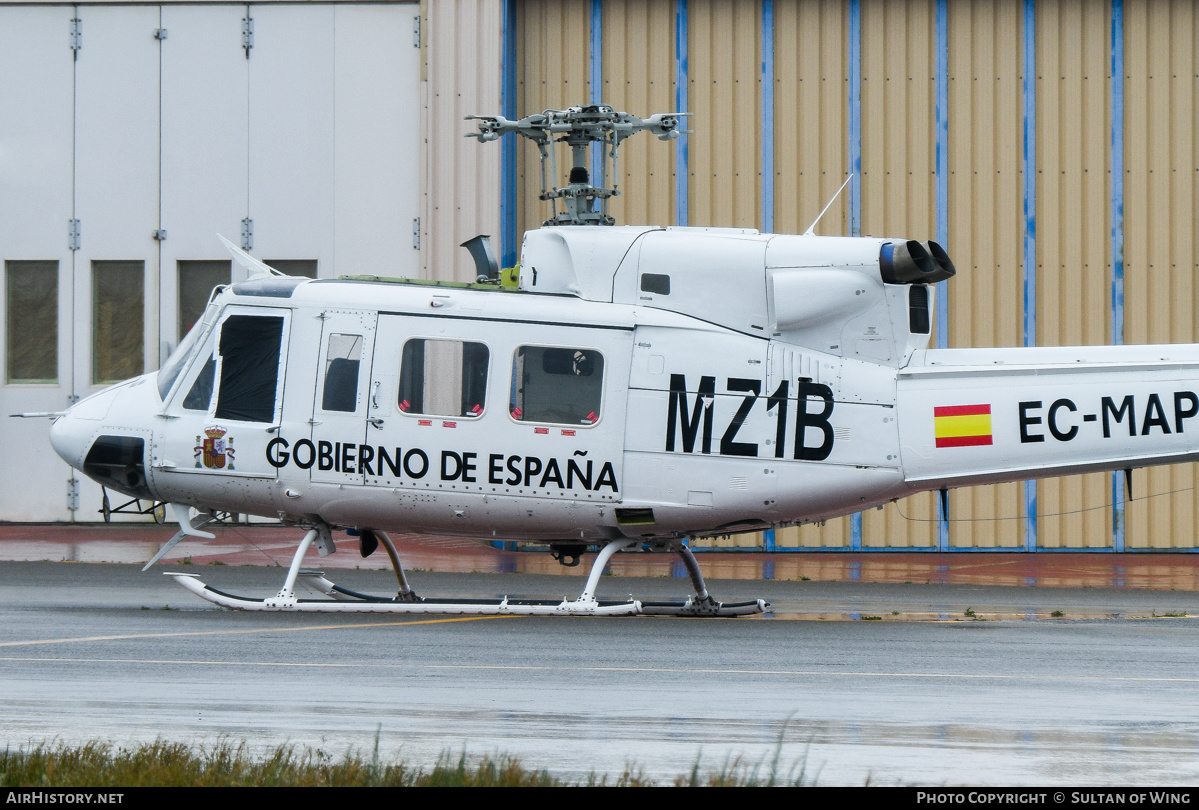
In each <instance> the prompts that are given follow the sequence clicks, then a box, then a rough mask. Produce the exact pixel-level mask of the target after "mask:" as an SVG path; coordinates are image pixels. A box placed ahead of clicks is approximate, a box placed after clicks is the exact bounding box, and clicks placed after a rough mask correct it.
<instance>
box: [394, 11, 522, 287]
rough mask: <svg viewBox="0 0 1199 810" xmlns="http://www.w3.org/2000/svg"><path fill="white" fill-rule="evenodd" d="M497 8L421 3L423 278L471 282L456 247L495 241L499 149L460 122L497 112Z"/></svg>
mask: <svg viewBox="0 0 1199 810" xmlns="http://www.w3.org/2000/svg"><path fill="white" fill-rule="evenodd" d="M501 8H502V3H501V0H436V1H435V2H431V3H422V4H421V10H422V17H423V20H424V24H423V25H422V28H423V31H422V41H421V45H422V47H423V48H424V56H425V61H424V67H423V70H422V78H423V79H424V81H422V83H421V84H422V94H423V97H424V110H425V118H424V121H423V122H422V123H423V125H424V126H423V129H424V132H425V144H424V146H425V150H426V152H425V161H424V166H425V178H424V197H425V213H424V216H423V217H422V223H421V239H422V240H424V242H425V244H424V245H422V248H423V251H422V254H423V256H424V259H425V278H435V279H441V280H448V281H474V280H475V276H476V272H475V266H474V262H473V261H472V260H471V258H470V254H469V253H467V252H466V250H464V249H463V248H461V247H459V245H461V244H462V243H463V242H465V241H466V240H467V239H470V238H471V237H473V236H476V235H478V234H481V233H485V234H492V235H494V236H496V237H498V236H499V232H500V231H499V227H500V220H499V204H500V150H499V146H498V145H496V144H494V143H492V144H480V143H479V142H478V141H475V140H473V139H467V138H464V137H463V135H464V134H465V133H467V132H469V131H470V129H471V127H470V124H471V122H470V121H464V120H463V118H464V117H465V116H467V115H470V114H472V113H474V114H479V115H487V114H495V113H498V112H499V100H500V76H501V65H500V43H501V31H500V21H501ZM464 54H468V55H469V57H465V56H464ZM404 224H406V223H400V225H399V226H398V227H399V229H400V230H401V236H400V238H401V240H402V239H404V237H405V236H406V235H405V234H403V233H402V231H403V225H404ZM382 274H384V275H385V273H382Z"/></svg>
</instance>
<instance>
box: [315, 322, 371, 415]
mask: <svg viewBox="0 0 1199 810" xmlns="http://www.w3.org/2000/svg"><path fill="white" fill-rule="evenodd" d="M361 362H362V335H330V336H329V348H328V350H327V351H326V353H325V387H324V389H323V393H322V394H321V409H322V410H326V411H344V412H346V413H353V412H354V411H356V410H358V368H359V366H360V365H361Z"/></svg>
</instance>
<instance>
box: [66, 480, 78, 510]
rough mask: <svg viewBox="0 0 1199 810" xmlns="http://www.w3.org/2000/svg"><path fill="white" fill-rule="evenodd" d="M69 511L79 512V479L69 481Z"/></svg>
mask: <svg viewBox="0 0 1199 810" xmlns="http://www.w3.org/2000/svg"><path fill="white" fill-rule="evenodd" d="M67 511H68V512H77V511H79V479H78V478H75V477H71V478H68V479H67Z"/></svg>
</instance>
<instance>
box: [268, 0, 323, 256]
mask: <svg viewBox="0 0 1199 810" xmlns="http://www.w3.org/2000/svg"><path fill="white" fill-rule="evenodd" d="M251 15H252V16H253V18H254V47H253V48H252V49H251V50H250V59H249V63H250V102H249V124H250V136H249V144H250V163H249V166H250V175H249V177H250V179H249V211H250V213H249V216H250V218H251V219H252V220H253V221H254V244H253V253H254V255H255V256H260V257H262V258H264V259H267V260H270V259H316V260H317V261H318V265H317V270H318V272H320V273H322V274H324V275H328V274H330V273H331V272H332V267H331V265H332V258H333V84H334V80H333V62H334V60H333V25H334V21H333V7H332V6H308V5H302V6H290V5H281V6H252V7H251Z"/></svg>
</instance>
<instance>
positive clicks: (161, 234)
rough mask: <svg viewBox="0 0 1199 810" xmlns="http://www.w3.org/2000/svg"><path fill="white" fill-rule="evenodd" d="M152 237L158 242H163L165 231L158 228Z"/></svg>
mask: <svg viewBox="0 0 1199 810" xmlns="http://www.w3.org/2000/svg"><path fill="white" fill-rule="evenodd" d="M154 238H155V239H156V240H158V241H159V242H165V241H166V240H167V232H166V231H164V230H162V229H161V228H159V229H158V230H156V231H155V232H154Z"/></svg>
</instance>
